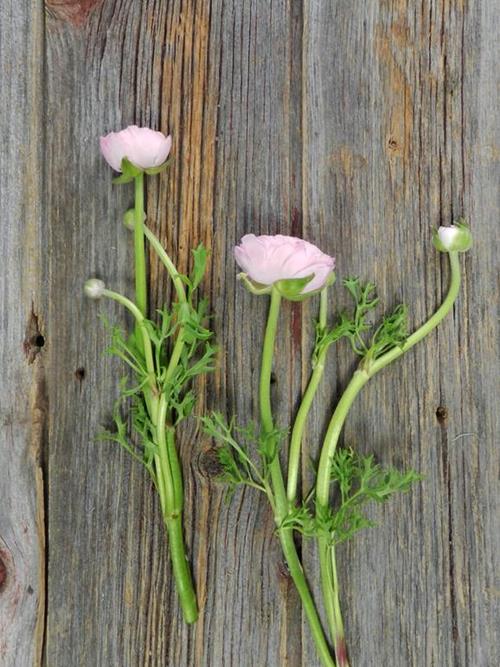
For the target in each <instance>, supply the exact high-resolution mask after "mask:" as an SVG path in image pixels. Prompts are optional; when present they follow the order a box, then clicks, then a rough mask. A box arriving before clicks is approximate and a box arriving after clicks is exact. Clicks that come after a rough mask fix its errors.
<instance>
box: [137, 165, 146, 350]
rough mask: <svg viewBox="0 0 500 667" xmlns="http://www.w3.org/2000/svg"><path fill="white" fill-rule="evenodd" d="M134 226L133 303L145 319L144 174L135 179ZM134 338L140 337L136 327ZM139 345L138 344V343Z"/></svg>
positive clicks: (138, 339)
mask: <svg viewBox="0 0 500 667" xmlns="http://www.w3.org/2000/svg"><path fill="white" fill-rule="evenodd" d="M134 213H135V224H134V260H135V302H136V304H137V308H138V309H139V310H140V312H141V313H142V314H143V315H144V317H147V313H148V293H147V283H146V253H145V250H144V173H143V172H141V173H140V174H138V175H137V176H136V177H135V211H134ZM136 338H137V341H138V343H139V341H140V335H139V331H138V328H137V327H136ZM139 345H140V343H139Z"/></svg>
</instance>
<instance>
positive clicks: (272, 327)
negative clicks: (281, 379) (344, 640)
mask: <svg viewBox="0 0 500 667" xmlns="http://www.w3.org/2000/svg"><path fill="white" fill-rule="evenodd" d="M280 302H281V296H280V295H279V293H278V291H277V290H276V289H274V288H273V290H272V292H271V304H270V308H269V315H268V320H267V326H266V332H265V336H264V346H263V351H262V365H261V374H260V386H259V406H260V417H261V423H262V430H263V431H264V433H271V432H272V431H273V430H274V425H273V417H272V408H271V370H272V360H273V352H274V343H275V339H276V329H277V324H278V316H279V309H280ZM269 468H270V473H271V482H272V486H273V492H274V496H275V520H276V524H277V526H278V535H279V538H280V542H281V546H282V549H283V554H284V556H285V559H286V562H287V565H288V569H289V571H290V575H291V577H292V579H293V582H294V584H295V586H296V588H297V590H298V593H299V595H300V598H301V600H302V604H303V607H304V610H305V612H306V616H307V619H308V621H309V625H310V627H311V632H312V635H313V638H314V641H315V643H316V647H317V649H318V653H319V655H320V657H321V661H322V663H323V665H325V667H335V663H334V661H333V659H332V657H331V655H330V650H329V647H328V644H327V641H326V639H325V635H324V632H323V628H322V627H321V621H320V619H319V616H318V612H317V610H316V607H315V605H314V601H313V599H312V596H311V593H310V591H309V588H308V585H307V582H306V579H305V576H304V571H303V569H302V564H301V562H300V559H299V557H298V554H297V549H296V547H295V542H294V540H293V532H292V530H291V529H289V528H282V527H280V526H281V524H282V522H283V520H284V519H285V517H286V515H287V513H288V501H287V497H286V491H285V484H284V481H283V474H282V472H281V466H280V462H279V456H278V455H276V456H275V458H274V460H273V461H272V463H271V464H270V466H269Z"/></svg>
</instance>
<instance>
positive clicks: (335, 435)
mask: <svg viewBox="0 0 500 667" xmlns="http://www.w3.org/2000/svg"><path fill="white" fill-rule="evenodd" d="M448 255H449V260H450V274H451V275H450V287H449V290H448V294H447V296H446V298H445V299H444V301H443V303H442V304H441V306H440V307H439V308H438V310H437V311H436V312H435V313H434V314H433V315H432V317H430V318H429V319H428V320H427V321H426V322H425V323H424V324H423V325H422V326H421V327H419V328H418V329H417V330H416V331H415V332H414V333H413V334H411V335H410V336H409V337H408V338H407V339H406V342H405V343H404V344H403V345H402V346H401V347H393V348H392V349H391V350H389V351H388V352H386V353H385V354H382V355H381V356H380V357H378V358H375V359H371V358H370V355H369V352H368V354H367V356H366V357H365V358H364V359H363V360H362V361H361V363H360V366H359V368H358V369H357V370H356V371H355V372H354V375H353V377H352V379H351V381H350V382H349V384H348V385H347V388H346V390H345V391H344V393H343V395H342V397H341V399H340V401H339V403H338V405H337V407H336V409H335V411H334V413H333V415H332V418H331V420H330V423H329V426H328V430H327V433H326V436H325V440H324V443H323V447H322V451H321V456H320V461H319V466H318V475H317V481H316V508H317V509H316V512H317V516H318V513H320V512H321V510H322V509H324V508H326V507H328V503H329V495H330V483H331V469H332V462H333V458H334V455H335V451H336V448H337V444H338V440H339V436H340V433H341V430H342V427H343V425H344V422H345V420H346V417H347V415H348V413H349V410H350V408H351V406H352V404H353V402H354V400H355V399H356V396H357V395H358V393H359V392H360V391H361V389H362V388H363V387H364V385H365V384H366V383H367V382H368V380H369V379H370V378H372V377H373V376H374V375H375V374H376V373H378V372H379V371H380V370H382V369H383V368H385V367H386V366H387V365H388V364H390V363H391V362H393V361H395V360H396V359H398V358H399V357H401V356H402V355H403V354H404V353H405V352H407V351H408V350H409V349H410V348H412V347H413V346H414V345H416V344H417V343H418V342H419V341H421V340H422V339H423V338H425V336H427V335H428V334H429V333H430V332H431V331H433V330H434V329H435V328H436V327H437V326H438V324H439V323H440V322H441V320H442V319H443V318H444V317H445V316H446V315H447V314H448V313H449V311H450V310H451V308H452V306H453V303H454V302H455V299H456V298H457V295H458V292H459V289H460V264H459V259H458V253H457V252H449V253H448ZM318 547H319V554H320V570H321V584H322V592H323V598H324V603H325V607H326V611H327V617H328V622H329V626H330V630H331V632H332V635H333V639H334V645H335V651H336V656H337V661H338V665H339V667H347V665H348V660H347V653H346V649H345V638H344V628H343V623H342V616H341V613H340V604H339V595H338V586H337V584H336V581H337V576H336V569H335V553H334V548H335V547H334V545H333V544H332V543H331V541H330V540H329V539H328V537H327V536H325V535H320V536H319V537H318Z"/></svg>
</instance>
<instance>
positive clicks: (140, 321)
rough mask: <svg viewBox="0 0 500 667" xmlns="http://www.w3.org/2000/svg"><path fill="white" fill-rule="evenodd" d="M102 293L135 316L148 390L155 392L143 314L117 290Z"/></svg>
mask: <svg viewBox="0 0 500 667" xmlns="http://www.w3.org/2000/svg"><path fill="white" fill-rule="evenodd" d="M102 294H103V296H107V297H108V299H112V300H113V301H117V302H118V303H119V304H121V305H122V306H125V308H126V309H127V310H128V311H129V312H130V313H132V315H133V316H134V317H135V322H136V328H137V330H138V332H139V334H140V335H141V337H142V346H143V352H144V357H145V361H146V368H147V370H148V375H149V386H150V390H151V391H152V392H153V394H155V393H157V387H156V380H155V376H156V373H155V363H154V357H153V348H152V347H151V339H150V338H149V334H148V332H147V329H146V327H145V325H144V320H145V317H144V315H143V314H142V313H141V311H140V310H139V308H138V307H137V306H136V305H135V303H134V302H133V301H130V299H127V297H126V296H123V294H119V293H118V292H113V291H112V290H109V289H105V290H103V293H102ZM138 340H139V339H138Z"/></svg>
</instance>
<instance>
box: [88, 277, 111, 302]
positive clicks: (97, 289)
mask: <svg viewBox="0 0 500 667" xmlns="http://www.w3.org/2000/svg"><path fill="white" fill-rule="evenodd" d="M105 289H106V285H105V284H104V283H103V281H102V280H99V278H90V279H89V280H87V282H86V283H85V285H84V288H83V291H84V292H85V294H86V296H88V297H89V299H100V298H101V296H102V295H103V293H104V290H105Z"/></svg>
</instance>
